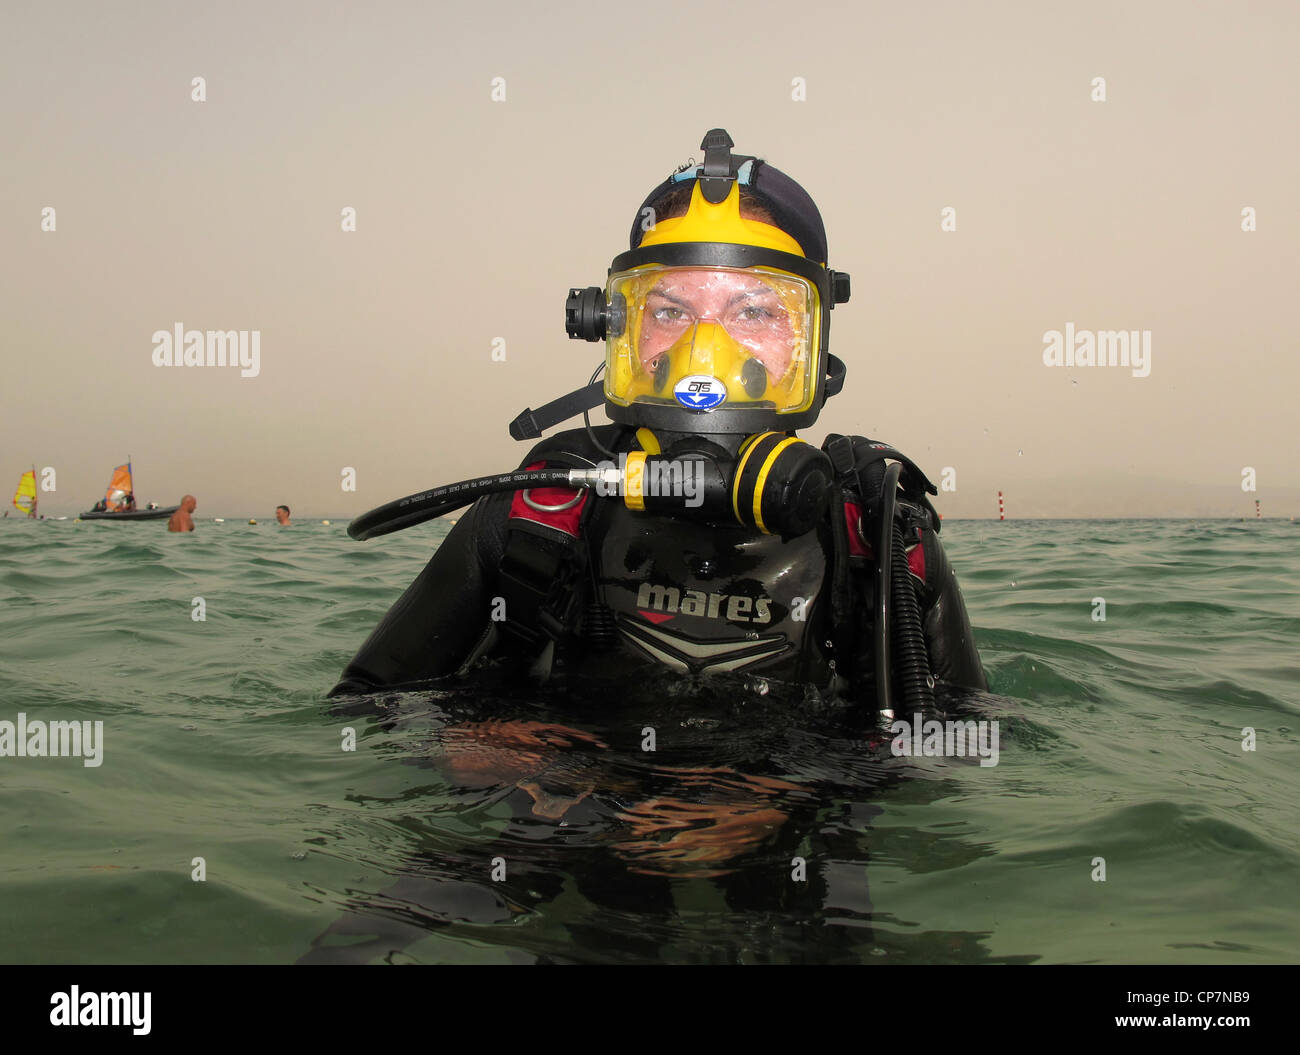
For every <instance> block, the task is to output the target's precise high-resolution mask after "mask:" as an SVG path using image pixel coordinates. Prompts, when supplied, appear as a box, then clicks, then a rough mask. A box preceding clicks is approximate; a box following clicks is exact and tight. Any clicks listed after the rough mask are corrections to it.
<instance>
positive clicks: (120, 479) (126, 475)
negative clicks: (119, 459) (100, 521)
mask: <svg viewBox="0 0 1300 1055" xmlns="http://www.w3.org/2000/svg"><path fill="white" fill-rule="evenodd" d="M131 491H132V487H131V463H130V462H127V463H126V464H125V465H119V466H118V467H117V468H116V469H114V470H113V478H112V479H111V480H109V481H108V490H107V491H105V492H104V508H105V509H106V510H107V511H108V512H110V513H116V512H117V511H118V510H120V509H125V508H126V496H127V495H129V494H130V493H131Z"/></svg>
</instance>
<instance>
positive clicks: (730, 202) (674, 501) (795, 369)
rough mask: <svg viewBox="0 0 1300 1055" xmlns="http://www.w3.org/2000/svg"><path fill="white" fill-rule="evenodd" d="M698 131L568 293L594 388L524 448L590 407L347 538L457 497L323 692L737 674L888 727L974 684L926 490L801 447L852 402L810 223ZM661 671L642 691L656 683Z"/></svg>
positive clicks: (891, 466) (851, 448) (819, 233)
mask: <svg viewBox="0 0 1300 1055" xmlns="http://www.w3.org/2000/svg"><path fill="white" fill-rule="evenodd" d="M732 146H733V143H732V140H731V137H730V136H729V135H728V134H727V133H726V132H725V131H724V130H722V129H714V130H712V131H710V132H709V133H708V134H707V135H706V136H705V138H704V141H703V143H702V144H701V147H702V149H703V151H704V160H703V163H702V164H698V165H695V164H691V165H688V166H683V167H682V168H681V169H679V170H678V171H677V172H675V173H674V174H673V175H672V176H670V177H669V178H668V179H667V180H665V181H664V182H663V183H661V184H659V186H657V187H655V189H654V190H652V191H651V192H650V194H649V195H648V196H647V197H646V199H645V201H644V202H643V203H642V205H641V207H640V208H639V209H638V210H637V213H636V216H635V218H634V220H633V224H632V230H631V236H630V240H629V250H628V251H627V252H625V253H622V254H620V255H619V256H617V257H615V258H614V261H613V263H612V264H611V266H610V268H609V273H608V279H607V282H606V285H605V287H604V288H600V287H590V288H587V289H572V290H570V292H569V297H568V301H567V304H566V308H565V321H566V329H567V331H568V334H569V336H570V337H571V338H574V339H580V340H586V341H591V342H597V341H603V342H604V343H605V363H604V380H603V383H602V382H599V381H597V380H596V377H597V376H598V374H599V372H600V371H599V369H598V370H597V373H596V374H593V376H592V380H591V382H590V383H589V384H588V385H587V387H585V388H583V389H579V390H578V391H576V392H573V393H570V394H569V395H568V396H565V397H562V398H560V399H557V400H555V401H553V402H551V403H548V404H546V405H545V406H543V407H541V408H539V409H537V410H531V409H529V410H525V411H524V412H523V413H521V414H520V415H519V417H518V418H516V420H515V421H514V422H513V423H512V424H511V427H510V429H511V434H512V435H513V436H514V437H515V438H516V439H536V438H538V437H540V436H541V435H542V431H543V430H544V429H546V428H549V427H551V426H553V425H556V424H558V423H560V422H562V421H565V420H567V419H569V418H572V417H574V416H575V415H577V414H579V413H581V414H582V415H583V417H584V420H585V419H586V417H587V412H588V411H589V410H590V409H592V408H593V407H595V406H598V405H600V404H601V403H602V402H603V403H604V407H605V410H606V413H607V415H608V416H609V418H610V419H611V421H612V422H613V424H610V425H604V426H598V427H594V428H593V427H592V426H591V425H590V423H589V422H587V423H586V427H585V428H582V429H573V430H570V431H567V432H561V433H558V434H556V435H554V436H551V437H550V438H548V439H545V440H543V441H542V442H540V443H538V444H537V445H536V446H535V447H533V449H532V451H531V452H530V453H529V454H528V456H527V457H525V458H524V459H523V462H522V464H521V468H520V469H519V470H517V471H515V472H512V473H506V474H502V475H498V476H492V477H483V478H480V479H476V480H469V481H464V482H462V483H457V484H450V485H446V486H444V487H439V488H435V489H433V490H431V491H426V492H423V493H421V494H418V495H412V496H410V497H408V498H404V499H401V500H399V501H397V502H392V503H389V504H388V505H386V506H382V507H380V508H379V509H376V510H372V511H371V512H369V513H367V514H365V515H363V516H361V517H359V518H358V519H357V520H356V521H354V522H353V523H352V524H351V525H350V527H349V529H348V530H349V534H351V535H352V536H353V537H354V538H358V539H364V538H371V537H374V536H376V535H381V534H385V533H387V532H389V531H394V530H400V529H401V528H404V527H408V526H410V525H412V524H415V523H419V522H421V521H424V520H428V519H431V518H432V517H435V516H439V515H442V514H443V513H446V512H449V511H451V510H454V509H456V508H459V507H461V506H464V505H466V504H468V503H469V502H471V501H474V500H475V499H477V501H475V504H474V506H473V508H472V509H471V510H470V511H469V512H468V513H467V514H466V515H465V516H463V517H462V518H461V519H460V521H459V522H458V523H456V525H455V527H454V528H453V529H452V531H451V532H450V533H449V534H448V535H447V537H446V539H445V540H444V541H443V543H442V545H441V546H439V547H438V549H437V551H436V552H435V553H434V555H433V557H432V559H431V560H430V561H429V563H428V565H427V566H426V567H425V569H424V571H423V572H422V573H421V574H420V575H419V576H418V577H417V578H416V580H415V581H414V583H412V584H411V586H410V587H409V588H408V589H407V591H406V592H405V593H404V594H403V595H402V596H401V598H400V599H399V600H398V601H397V602H396V603H395V604H394V605H393V606H392V608H391V609H390V610H389V612H388V614H387V615H386V616H385V617H384V619H383V620H382V622H381V623H380V624H379V626H378V627H377V628H376V629H375V631H374V632H373V633H372V634H371V635H370V637H369V639H368V640H367V641H366V642H365V643H364V644H363V645H362V647H361V649H360V651H359V652H358V653H357V654H356V656H355V657H354V658H353V660H352V661H351V663H349V664H348V666H347V668H346V670H345V671H344V673H343V677H342V679H341V680H340V682H339V683H338V685H337V686H335V688H334V689H333V691H332V693H331V695H332V696H338V695H347V694H359V693H371V692H375V691H377V690H389V689H399V690H401V689H410V688H416V687H419V686H421V685H424V684H426V683H428V682H430V681H431V680H433V679H436V678H440V677H443V676H445V675H451V674H455V673H458V672H459V673H467V672H468V671H469V670H470V669H471V668H474V667H476V666H482V665H484V664H494V665H498V666H506V667H508V668H510V669H527V670H529V671H530V672H531V674H532V675H533V677H534V678H536V679H538V680H540V681H546V680H548V679H555V678H569V679H572V680H573V681H574V682H575V683H577V681H578V680H579V679H581V678H583V677H586V676H587V675H591V676H598V675H600V674H601V673H602V672H607V673H609V674H610V675H611V676H612V677H614V678H616V679H619V680H621V681H622V683H623V684H627V683H628V682H629V681H633V680H634V679H632V678H629V674H630V673H635V672H636V671H637V670H638V666H637V665H639V669H641V670H644V672H645V674H644V678H645V679H653V681H654V682H656V683H657V682H659V681H660V679H661V678H662V677H663V676H666V675H667V676H671V675H673V674H675V675H680V676H688V677H694V676H700V675H711V674H726V673H733V672H743V673H745V674H753V675H759V676H761V677H762V678H763V679H765V680H766V679H775V680H777V681H778V682H786V683H792V684H797V685H804V686H808V685H812V686H815V687H816V688H817V690H818V691H819V692H821V693H823V694H829V695H830V696H833V697H834V698H836V699H838V700H847V701H852V702H853V703H854V704H855V705H861V706H862V707H863V708H866V709H868V710H869V711H870V712H871V713H872V715H873V718H874V716H875V714H876V713H877V712H879V714H880V715H881V716H882V717H884V718H889V717H892V714H893V712H894V711H895V710H896V709H897V710H900V711H901V710H903V709H904V708H906V710H907V711H908V712H909V713H910V712H911V711H912V710H913V709H920V708H922V707H925V706H932V705H933V703H934V688H935V685H936V682H944V683H948V684H951V685H955V686H964V687H967V688H971V689H985V688H986V687H987V686H986V683H985V678H984V671H983V668H982V666H981V663H980V657H979V653H978V652H977V651H976V648H975V643H974V638H973V635H972V632H971V628H970V623H969V620H968V618H967V614H966V609H965V605H964V603H963V601H962V597H961V593H960V590H959V589H958V586H957V581H956V578H955V576H954V574H953V571H952V569H951V567H950V566H949V563H948V561H947V559H946V557H945V555H944V551H943V548H942V546H941V545H940V543H939V538H938V534H939V531H940V527H941V524H940V518H939V516H938V514H937V513H936V512H935V509H934V507H933V506H932V505H931V503H930V500H929V497H928V496H929V495H932V494H937V490H936V488H935V487H934V485H933V484H931V483H930V481H929V480H928V479H927V478H926V476H925V475H924V474H923V473H922V472H921V470H920V469H919V468H918V467H917V466H916V465H915V464H914V463H913V462H912V461H911V460H910V459H908V458H907V457H906V456H904V455H903V454H901V453H900V452H899V451H897V450H895V449H894V448H893V447H892V446H890V445H889V444H886V443H882V442H878V441H874V440H869V439H866V438H863V437H860V436H852V437H848V436H838V435H831V436H828V437H827V438H826V441H825V442H824V443H823V444H822V446H821V448H820V449H819V448H817V447H815V446H813V445H811V444H809V443H807V442H805V441H804V440H802V439H799V438H798V437H797V436H796V435H795V430H797V429H804V428H807V427H809V426H811V425H812V424H813V423H814V422H815V421H816V420H817V416H818V414H819V412H820V411H821V408H822V405H823V403H824V401H825V400H826V399H827V398H829V397H830V396H832V395H834V394H836V393H838V392H839V391H840V389H841V387H842V385H843V383H844V376H845V367H844V364H843V363H842V362H841V361H840V360H839V359H838V358H836V357H835V356H833V355H830V354H829V337H830V322H831V310H832V309H833V308H834V307H835V306H836V305H838V304H843V303H845V302H847V301H848V299H849V292H850V285H849V276H848V275H847V274H845V273H843V272H839V271H833V270H830V269H828V268H827V266H826V261H827V246H826V232H825V228H824V226H823V223H822V218H821V215H820V213H819V212H818V209H817V206H816V205H815V204H814V203H813V200H812V199H811V198H810V197H809V195H808V194H807V193H806V192H805V191H804V190H803V188H802V187H800V186H799V185H798V184H797V183H795V182H794V181H793V180H792V179H790V177H788V176H786V175H785V174H784V173H782V172H780V171H779V170H777V169H776V168H774V167H772V166H771V165H768V164H766V163H765V162H764V161H762V160H760V159H758V158H756V157H750V156H745V155H737V154H734V153H732V150H731V148H732ZM656 675H657V676H656Z"/></svg>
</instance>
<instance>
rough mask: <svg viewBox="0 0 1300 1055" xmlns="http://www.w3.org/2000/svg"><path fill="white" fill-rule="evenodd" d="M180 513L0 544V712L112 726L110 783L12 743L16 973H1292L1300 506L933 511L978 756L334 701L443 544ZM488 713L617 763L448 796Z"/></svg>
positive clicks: (7, 773) (763, 729) (696, 721)
mask: <svg viewBox="0 0 1300 1055" xmlns="http://www.w3.org/2000/svg"><path fill="white" fill-rule="evenodd" d="M197 523H198V530H197V531H196V532H195V533H194V534H193V535H183V536H182V535H169V534H167V532H166V530H165V524H164V523H140V524H130V525H127V524H97V523H77V522H73V521H61V522H54V521H48V520H47V521H44V522H38V523H30V522H16V521H14V520H8V521H4V522H2V523H0V642H2V644H0V648H2V649H3V660H2V663H0V722H3V721H9V722H17V721H18V716H19V714H20V713H21V714H23V715H25V720H26V721H28V722H32V721H74V720H75V721H87V720H88V721H102V722H103V727H102V728H103V733H102V742H101V746H102V755H101V758H100V763H101V764H99V765H97V766H86V765H85V764H84V759H80V758H74V757H59V758H51V757H0V801H2V802H3V805H4V808H3V810H0V903H3V905H4V906H5V911H4V912H3V913H0V962H6V963H73V964H78V963H104V964H108V963H290V962H295V961H299V960H306V961H309V962H313V961H314V962H365V961H380V962H382V961H388V962H441V963H448V962H454V963H471V962H472V963H498V962H512V963H526V962H575V961H576V962H600V963H625V962H656V961H658V962H835V963H840V962H862V963H890V962H913V963H915V962H1029V963H1062V962H1068V963H1162V964H1164V963H1207V964H1237V963H1261V962H1263V963H1276V962H1295V961H1296V960H1297V959H1300V908H1298V907H1297V899H1296V891H1297V889H1300V835H1298V834H1297V830H1298V827H1300V825H1298V824H1297V821H1298V820H1300V738H1298V737H1297V726H1300V693H1298V692H1297V686H1298V685H1300V658H1298V654H1297V641H1298V639H1300V557H1298V556H1297V553H1298V547H1297V540H1298V539H1300V534H1298V532H1300V527H1297V525H1296V524H1294V523H1291V522H1289V521H1251V522H1235V521H1190V520H1189V521H1159V522H1157V521H1033V522H1008V523H998V522H985V521H948V522H945V525H944V530H943V534H942V538H943V540H944V542H945V544H946V546H947V549H948V552H949V555H950V557H951V558H952V560H953V563H954V565H955V567H956V569H957V573H958V576H959V579H960V581H961V583H962V587H963V592H964V594H965V598H966V603H967V606H968V609H969V611H970V614H971V620H972V623H973V625H974V628H975V633H976V637H977V641H978V644H979V647H980V650H981V653H982V655H983V657H984V662H985V666H986V669H987V671H988V674H989V681H990V689H991V692H990V693H989V694H987V695H984V694H979V695H978V696H970V695H966V696H963V697H961V698H960V699H956V698H954V699H952V700H949V699H947V698H945V703H946V704H947V705H949V706H951V707H953V708H956V709H963V710H965V711H968V712H971V713H974V714H976V715H977V716H978V717H981V718H984V719H988V720H993V719H996V720H998V722H999V729H1000V753H999V758H998V764H997V765H996V766H987V767H986V766H979V765H977V764H974V762H973V760H970V759H955V758H927V757H917V758H895V757H893V756H892V755H891V753H890V752H889V750H888V738H887V737H886V738H885V739H884V740H883V742H882V740H881V738H880V737H868V736H864V735H863V734H861V733H860V732H850V731H846V730H844V729H841V728H838V727H837V726H836V724H835V723H834V722H831V721H828V720H825V719H824V718H819V717H817V716H815V715H810V714H809V713H808V712H806V711H804V710H799V709H783V708H782V707H781V706H777V705H776V704H775V702H774V701H773V700H772V699H770V698H763V697H762V696H761V694H760V692H759V689H758V688H756V687H755V686H753V685H752V684H748V683H747V687H746V688H745V689H744V690H741V689H737V690H736V692H737V694H738V695H737V696H736V697H735V698H731V697H727V696H726V693H725V692H723V693H721V695H720V694H719V693H718V692H714V693H712V695H711V696H709V698H704V697H703V696H702V697H701V698H699V699H698V700H697V699H695V698H694V697H692V695H691V694H690V693H689V692H683V691H682V690H681V688H680V687H678V688H676V689H674V688H673V687H672V686H669V685H668V684H667V683H665V685H663V686H646V685H640V686H637V688H638V689H639V690H640V692H641V695H642V698H644V697H645V694H646V691H647V690H652V691H654V692H661V695H662V696H663V698H664V701H665V704H664V706H663V708H661V709H660V710H659V711H657V712H656V713H655V714H654V715H653V717H647V713H646V712H643V711H637V710H636V708H635V707H631V710H632V711H633V712H634V713H627V712H628V710H629V706H630V705H629V704H628V703H627V701H626V700H623V699H620V698H619V696H618V694H617V693H613V694H611V693H610V692H608V691H604V690H602V691H603V694H597V695H596V696H594V697H593V698H589V699H581V700H580V699H577V698H575V697H574V696H573V695H572V694H570V695H569V696H568V697H566V696H564V695H563V694H558V695H557V694H549V695H546V696H542V695H538V696H536V697H519V696H511V697H507V696H505V695H501V696H497V695H496V694H495V693H496V690H492V691H488V690H486V689H484V690H482V691H479V690H476V689H474V688H471V687H456V686H448V687H444V688H440V689H438V690H437V691H428V692H423V693H410V694H400V695H392V694H390V695H388V696H385V697H382V698H379V699H375V700H369V701H363V703H364V705H358V706H355V707H353V708H352V709H351V710H349V711H346V712H344V711H341V710H340V709H339V708H338V707H337V706H336V704H337V701H326V700H325V698H324V697H325V694H326V693H327V692H328V691H329V689H330V688H331V687H332V685H333V684H334V682H335V681H336V679H337V677H338V675H339V673H340V671H341V670H342V668H343V666H344V665H345V664H346V662H347V661H348V659H349V658H350V657H351V656H352V654H353V653H354V652H355V650H356V648H357V647H358V646H359V645H360V643H361V642H362V640H363V639H364V638H365V636H366V635H367V634H368V633H369V632H370V631H371V629H372V628H373V627H374V625H375V624H376V622H377V621H378V619H379V618H380V617H381V616H382V614H383V613H384V612H385V611H386V610H387V608H388V606H389V605H390V604H391V603H392V602H393V600H395V599H396V597H397V596H398V595H399V594H400V592H401V591H402V590H403V589H404V588H405V587H406V585H407V584H408V583H409V582H410V581H411V580H412V579H413V578H414V577H415V575H416V574H417V573H418V571H419V570H420V569H421V568H422V567H423V564H424V562H425V561H426V560H427V558H428V555H429V553H430V552H432V550H433V548H434V547H435V546H436V545H437V543H438V541H439V539H440V538H441V537H442V535H443V534H444V533H445V531H446V525H445V524H439V525H430V526H426V527H424V528H420V529H415V530H412V531H408V532H405V533H403V534H400V535H395V536H392V537H389V538H385V539H381V540H376V541H373V542H368V543H355V542H352V541H351V540H349V539H348V538H347V536H346V533H345V525H344V524H343V522H341V521H336V522H335V523H334V524H333V525H331V526H324V525H321V524H319V523H313V524H299V525H297V526H295V527H294V528H292V529H289V530H278V529H276V528H275V527H274V526H266V525H262V526H257V527H253V526H248V525H245V524H242V523H232V522H228V523H224V524H216V523H214V522H213V521H212V520H210V519H206V518H205V519H202V520H199V521H198V522H197ZM199 598H201V599H202V601H201V603H200V602H199V601H198V600H197V599H199ZM1096 598H1101V599H1103V600H1104V602H1105V619H1104V620H1100V619H1098V618H1096V616H1097V615H1099V614H1100V611H1101V609H1100V605H1099V604H1098V603H1097V602H1096V601H1095V600H1094V599H1096ZM200 611H201V612H202V614H203V615H204V616H205V618H203V619H202V620H198V619H195V618H194V615H195V614H196V613H197V612H200ZM469 617H474V616H472V615H471V616H469ZM751 690H752V695H753V698H752V699H749V698H747V699H743V700H742V699H741V698H740V697H741V696H743V695H745V693H746V692H751ZM493 718H510V719H514V720H516V721H523V720H527V721H532V722H539V723H551V724H555V723H561V724H566V725H569V726H575V727H580V728H581V729H583V730H586V731H589V732H592V733H593V735H595V736H597V737H599V742H597V741H583V740H573V741H570V742H568V743H560V744H557V742H556V741H555V740H554V738H552V739H550V740H545V738H543V740H544V741H545V742H542V743H540V744H532V745H531V746H528V747H527V748H526V751H527V752H529V753H530V757H534V758H535V760H536V765H535V766H534V769H535V771H536V772H535V774H534V776H535V779H534V780H533V782H532V790H531V791H529V790H528V789H527V788H524V787H522V784H523V783H524V782H523V781H519V782H515V781H501V782H494V781H493V780H492V779H491V777H490V776H484V775H483V774H484V773H487V772H489V770H490V767H485V768H483V769H480V770H476V771H475V773H476V774H477V775H470V776H467V775H466V774H467V773H469V770H468V769H462V770H460V771H457V772H455V773H453V772H449V771H448V769H447V766H446V765H445V764H444V763H445V761H446V759H447V758H448V757H449V755H448V743H449V741H450V740H451V739H454V737H455V735H456V733H455V730H456V729H458V728H464V724H465V723H466V722H471V721H472V722H479V723H482V722H485V721H490V720H491V719H493ZM654 723H657V728H658V732H659V749H658V750H657V751H656V752H655V753H653V754H649V753H647V752H644V751H642V750H640V741H639V737H640V736H641V731H642V729H643V727H644V726H645V725H647V724H654ZM479 727H480V728H482V725H480V726H479ZM532 728H538V727H532ZM348 729H351V730H353V731H354V733H355V737H356V749H355V750H352V751H348V750H344V749H343V746H344V744H345V742H346V739H347V736H348V734H347V732H346V730H348ZM480 746H481V745H480ZM1248 746H1253V750H1246V749H1244V748H1245V747H1248ZM556 803H559V804H560V807H555V804H556ZM548 804H549V807H555V808H551V810H550V812H552V813H554V814H556V815H555V816H551V817H548V816H546V813H547V808H548ZM564 806H567V807H568V808H567V809H565V811H564V812H563V815H562V816H560V814H559V809H560V808H562V807H564ZM539 810H540V812H539ZM198 859H201V861H200V860H198ZM799 861H802V862H803V864H802V866H801V865H800V864H799ZM1103 869H1104V878H1102V874H1103V873H1102V870H1103ZM200 875H201V879H200V878H198V877H199V876H200Z"/></svg>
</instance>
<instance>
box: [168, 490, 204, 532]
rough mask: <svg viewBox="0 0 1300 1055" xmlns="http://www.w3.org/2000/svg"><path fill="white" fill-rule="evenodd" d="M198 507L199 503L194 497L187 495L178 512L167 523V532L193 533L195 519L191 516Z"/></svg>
mask: <svg viewBox="0 0 1300 1055" xmlns="http://www.w3.org/2000/svg"><path fill="white" fill-rule="evenodd" d="M198 505H199V503H198V502H197V501H196V500H195V498H194V496H193V495H186V496H185V497H184V498H182V499H181V507H180V509H178V510H176V512H175V513H173V514H172V518H171V519H170V520H169V521H167V530H168V531H193V530H194V518H193V517H192V516H190V514H191V513H193V512H194V510H195V509H197V508H198Z"/></svg>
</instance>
